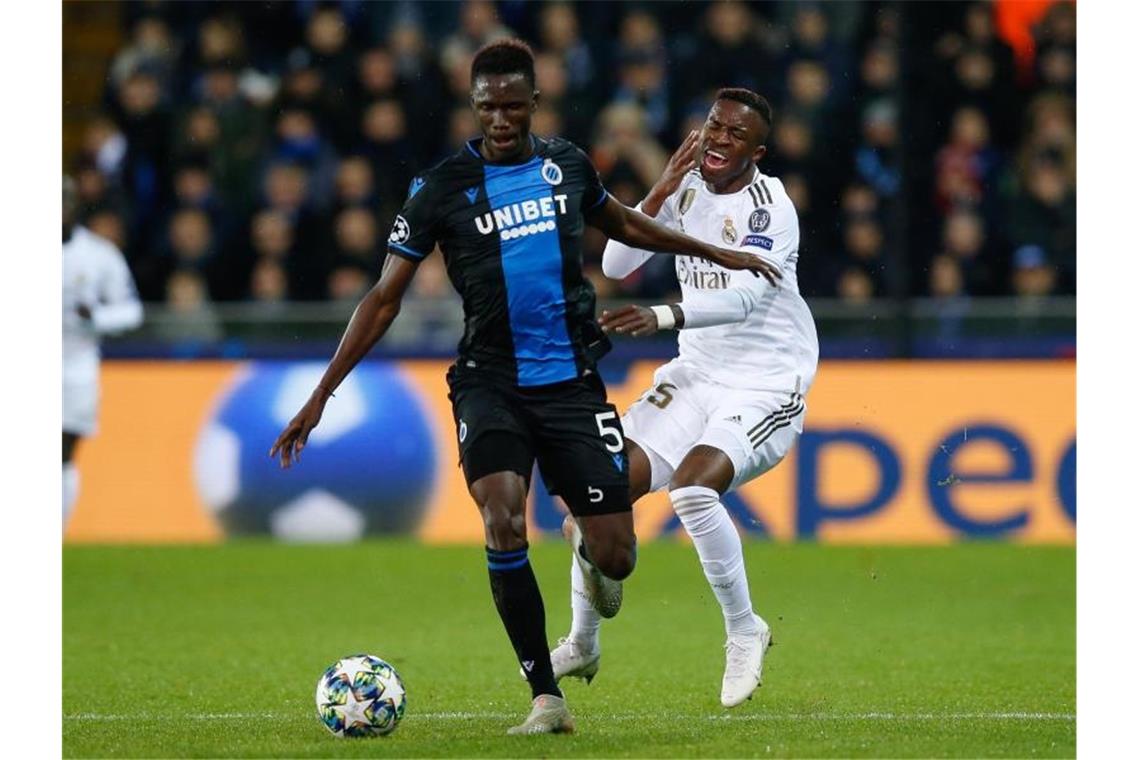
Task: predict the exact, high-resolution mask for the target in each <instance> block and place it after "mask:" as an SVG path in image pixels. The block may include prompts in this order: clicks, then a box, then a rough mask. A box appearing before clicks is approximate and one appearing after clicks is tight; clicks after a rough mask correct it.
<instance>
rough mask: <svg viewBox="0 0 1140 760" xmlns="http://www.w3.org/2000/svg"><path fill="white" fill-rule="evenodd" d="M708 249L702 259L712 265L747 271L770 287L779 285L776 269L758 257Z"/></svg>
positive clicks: (724, 249)
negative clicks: (760, 278)
mask: <svg viewBox="0 0 1140 760" xmlns="http://www.w3.org/2000/svg"><path fill="white" fill-rule="evenodd" d="M709 248H710V250H709V253H708V255H707V256H702V258H705V259H708V260H709V261H711V262H713V263H714V264H720V265H721V266H722V267H724V268H725V269H744V270H747V271H749V272H752V273H753V274H754V275H756V276H757V277H763V278H764V279H765V280H767V281H768V282H769V283H771V284H772V287H776V286H777V285H778V284H779V283H778V282H777V280H779V279H781V278H782V277H783V275H782V274H780V270H779V268H778V267H776V266H774V265H772V264H769V263H768V262H767V261H765V260H764V259H762V258H760V257H759V256H754V255H753V254H751V253H745V252H744V251H734V250H732V249H731V248H716V247H713V246H709Z"/></svg>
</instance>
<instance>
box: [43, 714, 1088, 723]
mask: <svg viewBox="0 0 1140 760" xmlns="http://www.w3.org/2000/svg"><path fill="white" fill-rule="evenodd" d="M63 717H64V720H72V721H94V722H99V721H126V720H137V721H156V720H159V721H166V722H170V723H177V722H178V721H179V720H196V721H197V720H204V721H211V720H286V719H290V718H294V717H296V714H295V713H241V712H232V713H182V714H170V715H147V714H139V715H131V714H114V713H110V714H109V713H73V714H71V715H65V716H63ZM517 717H518V715H516V714H514V713H494V712H431V713H411V714H409V715H408V716H407V718H408V719H411V720H509V719H512V718H517ZM578 718H580V719H581V718H585V719H587V720H609V721H642V720H646V719H652V718H668V719H670V720H720V721H765V722H766V721H899V722H906V721H929V720H997V721H1075V720H1076V719H1077V716H1076V714H1075V713H1047V712H988V713H987V712H975V713H897V712H865V713H748V714H742V715H679V714H672V713H670V714H665V713H661V714H650V713H640V714H636V713H630V714H617V715H589V714H584V713H580V714H579V715H578Z"/></svg>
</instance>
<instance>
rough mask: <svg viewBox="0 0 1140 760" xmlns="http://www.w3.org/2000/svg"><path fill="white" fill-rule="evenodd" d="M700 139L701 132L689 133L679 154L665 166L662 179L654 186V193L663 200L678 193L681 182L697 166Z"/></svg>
mask: <svg viewBox="0 0 1140 760" xmlns="http://www.w3.org/2000/svg"><path fill="white" fill-rule="evenodd" d="M699 138H700V132H698V131H697V130H695V129H694V130H693V131H692V132H689V136H688V137H686V138H685V141H684V142H683V143H681V147H679V148H677V152H676V153H674V154H673V155H672V157H671V158H670V159H669V163H668V164H666V165H665V171H663V172H662V173H661V179H659V180H657V183H656V184H655V185H654V186H653V193H654V194H656V195H659V196H660V197H661V198H666V197H668V196H670V195H672V194H673V193H675V192H676V191H677V188H678V187H680V186H681V180H683V179H684V178H685V175H686V174H688V173H689V172H690V171H691V170H692V169H694V168H696V166H697V142H698V140H699Z"/></svg>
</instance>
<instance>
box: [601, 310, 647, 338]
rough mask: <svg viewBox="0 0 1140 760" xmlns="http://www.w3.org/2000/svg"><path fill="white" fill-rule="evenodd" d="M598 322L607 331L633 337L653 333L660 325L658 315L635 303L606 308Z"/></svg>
mask: <svg viewBox="0 0 1140 760" xmlns="http://www.w3.org/2000/svg"><path fill="white" fill-rule="evenodd" d="M598 324H599V325H601V326H602V330H603V331H605V332H607V333H611V332H613V333H617V334H619V335H629V336H630V337H633V338H641V337H644V336H646V335H652V334H653V333H655V332H657V330H658V328H659V327H660V325H658V323H657V315H656V314H654V313H653V311H652V310H651V309H647V308H645V307H644V306H636V305H633V304H631V305H629V306H622V307H619V308H617V309H614V310H613V311H610V310H609V309H606V310H605V311H603V312H602V316H600V317H598Z"/></svg>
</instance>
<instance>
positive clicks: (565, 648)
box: [550, 638, 602, 684]
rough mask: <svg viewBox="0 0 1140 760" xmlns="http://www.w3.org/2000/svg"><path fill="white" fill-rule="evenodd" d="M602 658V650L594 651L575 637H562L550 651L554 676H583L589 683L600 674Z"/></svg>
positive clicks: (557, 677)
mask: <svg viewBox="0 0 1140 760" xmlns="http://www.w3.org/2000/svg"><path fill="white" fill-rule="evenodd" d="M601 659H602V652H601V650H600V649H599V650H595V651H593V652H591V651H588V650H587V649H585V648H583V647H582V645H581V644H579V643H578V642H577V641H575V640H574V639H569V638H561V639H559V640H558V646H557V647H555V648H554V649H553V650H551V652H550V664H551V665H553V666H554V678H555V680H559V681H561V680H562V679H563V678H564V677H570V678H581V679H582V680H584V681H585V682H586V683H587V684H588V683H590V681H593V680H594V676H596V675H597V674H598V664H599V663H600V661H601Z"/></svg>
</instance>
